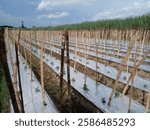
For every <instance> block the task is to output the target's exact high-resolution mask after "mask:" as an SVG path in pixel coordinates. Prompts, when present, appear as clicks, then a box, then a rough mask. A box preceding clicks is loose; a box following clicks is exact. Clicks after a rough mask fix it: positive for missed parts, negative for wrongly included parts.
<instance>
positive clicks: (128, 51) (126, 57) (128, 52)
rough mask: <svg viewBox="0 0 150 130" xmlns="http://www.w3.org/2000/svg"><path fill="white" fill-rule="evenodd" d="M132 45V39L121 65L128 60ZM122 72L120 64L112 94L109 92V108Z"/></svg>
mask: <svg viewBox="0 0 150 130" xmlns="http://www.w3.org/2000/svg"><path fill="white" fill-rule="evenodd" d="M132 37H133V31H132V30H131V38H132ZM134 43H135V42H134V41H133V38H132V39H131V42H130V45H129V48H128V50H127V54H126V56H125V57H124V58H123V64H126V61H127V60H128V59H129V56H130V52H131V49H132V47H133V45H134ZM122 71H123V67H122V64H120V65H119V66H118V74H117V77H116V81H115V84H114V86H113V90H112V92H111V94H110V97H109V101H108V105H109V106H110V104H111V101H112V97H113V95H114V94H115V91H116V89H117V86H118V82H119V79H120V76H121V73H122Z"/></svg>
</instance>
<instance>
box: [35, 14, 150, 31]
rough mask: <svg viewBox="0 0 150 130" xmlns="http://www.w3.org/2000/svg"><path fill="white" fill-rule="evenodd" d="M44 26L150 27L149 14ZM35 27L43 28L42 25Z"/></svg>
mask: <svg viewBox="0 0 150 130" xmlns="http://www.w3.org/2000/svg"><path fill="white" fill-rule="evenodd" d="M44 28H46V29H50V30H83V29H84V30H91V29H92V30H93V29H95V30H97V29H139V28H142V29H150V15H143V16H139V17H130V18H126V19H111V20H98V21H94V22H93V21H89V22H83V23H79V24H66V25H59V26H49V27H44ZM37 29H43V27H41V28H37Z"/></svg>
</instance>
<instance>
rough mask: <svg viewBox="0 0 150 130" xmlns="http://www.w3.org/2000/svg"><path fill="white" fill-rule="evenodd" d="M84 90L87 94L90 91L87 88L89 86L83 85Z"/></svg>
mask: <svg viewBox="0 0 150 130" xmlns="http://www.w3.org/2000/svg"><path fill="white" fill-rule="evenodd" d="M83 90H84V91H86V92H87V91H89V89H88V87H87V84H84V85H83Z"/></svg>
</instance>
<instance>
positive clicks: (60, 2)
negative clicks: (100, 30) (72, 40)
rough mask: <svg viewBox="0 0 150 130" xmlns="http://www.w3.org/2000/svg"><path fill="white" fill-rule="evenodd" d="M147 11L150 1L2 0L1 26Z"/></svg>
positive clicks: (76, 20) (110, 16)
mask: <svg viewBox="0 0 150 130" xmlns="http://www.w3.org/2000/svg"><path fill="white" fill-rule="evenodd" d="M148 12H150V0H0V25H12V26H20V25H21V21H22V20H23V21H24V24H25V26H27V27H32V26H48V25H60V24H70V23H80V22H83V21H95V20H100V19H113V18H124V17H130V16H139V15H142V14H145V13H148Z"/></svg>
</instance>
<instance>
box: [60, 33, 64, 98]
mask: <svg viewBox="0 0 150 130" xmlns="http://www.w3.org/2000/svg"><path fill="white" fill-rule="evenodd" d="M64 51H65V33H63V36H62V42H61V70H60V92H61V96H60V99H61V98H62V94H63V93H62V90H63V75H64Z"/></svg>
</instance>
